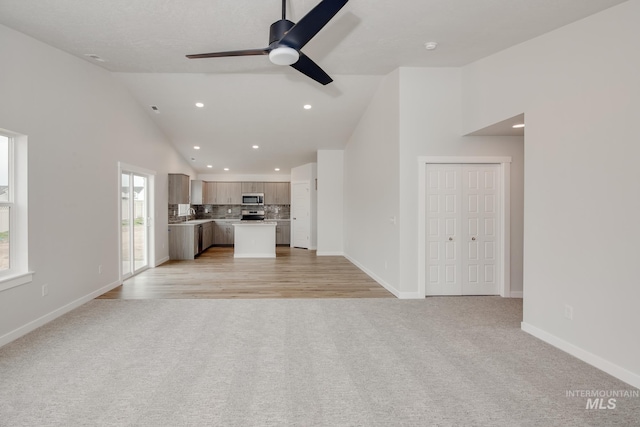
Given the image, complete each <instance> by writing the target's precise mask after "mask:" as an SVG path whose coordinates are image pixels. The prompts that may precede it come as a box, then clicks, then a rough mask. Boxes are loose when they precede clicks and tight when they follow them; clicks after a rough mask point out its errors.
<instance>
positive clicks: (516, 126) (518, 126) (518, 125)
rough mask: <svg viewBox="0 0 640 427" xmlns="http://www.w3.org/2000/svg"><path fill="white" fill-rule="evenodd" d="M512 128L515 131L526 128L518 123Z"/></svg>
mask: <svg viewBox="0 0 640 427" xmlns="http://www.w3.org/2000/svg"><path fill="white" fill-rule="evenodd" d="M511 127H512V128H514V129H520V128H523V127H524V123H518V124H517V125H513V126H511Z"/></svg>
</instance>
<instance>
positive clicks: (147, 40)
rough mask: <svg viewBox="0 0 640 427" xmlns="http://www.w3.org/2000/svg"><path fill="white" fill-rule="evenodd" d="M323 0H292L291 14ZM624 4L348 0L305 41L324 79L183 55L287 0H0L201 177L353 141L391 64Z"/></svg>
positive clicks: (533, 31)
mask: <svg viewBox="0 0 640 427" xmlns="http://www.w3.org/2000/svg"><path fill="white" fill-rule="evenodd" d="M318 1H319V0H288V1H287V8H288V13H287V18H288V19H290V20H292V21H294V22H297V21H298V20H299V19H300V18H302V17H303V16H304V15H305V14H306V13H307V12H308V11H309V10H311V9H312V8H313V7H314V6H315V5H316V4H317V3H318ZM623 2H624V0H536V1H524V0H482V1H478V0H405V1H402V2H391V1H386V2H370V1H364V0H351V1H349V2H348V3H347V4H346V5H345V6H344V8H343V9H342V10H341V11H340V12H339V13H338V14H337V15H336V16H335V17H334V18H333V20H332V21H331V22H329V24H328V25H327V26H326V27H325V28H324V29H323V30H321V31H320V33H318V34H317V36H316V37H315V38H313V39H312V40H311V41H310V42H309V43H308V44H307V45H306V46H305V47H304V48H303V51H304V52H305V53H306V54H307V55H308V56H310V57H311V58H312V59H313V60H314V61H315V62H316V63H317V64H318V65H320V66H321V67H322V68H323V69H324V70H325V71H326V72H327V73H328V74H329V75H330V76H331V77H333V79H334V82H333V83H331V84H329V85H328V86H321V85H319V84H318V83H316V82H314V81H312V80H310V79H308V78H306V77H305V76H303V75H301V74H300V73H298V72H297V71H296V70H294V69H292V68H290V67H286V66H284V67H281V66H276V65H273V64H271V63H270V62H269V60H268V57H266V56H254V57H235V58H215V59H198V60H189V59H187V58H186V57H185V55H186V54H193V53H202V52H214V51H221V50H236V49H248V48H261V47H265V46H266V45H267V44H268V35H269V26H270V24H271V23H273V22H275V21H276V20H278V19H280V17H281V16H280V15H281V9H280V8H281V1H278V0H260V1H255V0H135V1H131V0H110V1H105V0H0V24H3V25H6V26H8V27H11V28H13V29H15V30H18V31H20V32H23V33H25V34H27V35H30V36H32V37H34V38H36V39H38V40H41V41H42V42H44V43H47V44H49V45H51V46H54V47H56V48H59V49H61V50H63V51H66V52H69V53H70V54H72V55H76V56H78V57H79V58H82V59H84V60H87V61H91V62H93V63H95V64H96V65H97V66H100V67H103V68H105V69H107V70H109V71H112V72H114V73H116V75H117V77H118V78H120V79H121V80H122V81H123V82H124V84H125V85H126V86H127V87H128V88H129V89H130V91H131V93H132V95H133V96H134V97H135V98H136V99H137V100H138V101H139V102H140V104H141V105H142V106H143V107H144V108H145V109H146V110H147V111H148V114H149V115H150V117H152V119H153V120H154V121H155V122H156V123H157V124H158V126H159V127H160V128H161V129H162V130H163V132H164V133H165V134H166V135H167V137H168V138H169V139H170V140H171V142H172V143H173V144H174V145H175V146H176V148H177V149H178V150H179V151H180V153H182V155H183V156H184V157H185V159H187V160H188V161H189V162H191V164H192V166H193V167H194V169H196V170H197V171H198V172H199V173H222V169H223V168H224V167H227V168H229V169H230V172H233V173H237V174H270V173H276V172H274V168H276V167H278V168H280V169H281V172H280V173H283V174H288V173H289V170H290V168H291V167H295V166H298V165H301V164H304V163H308V162H310V161H314V159H315V152H316V150H318V149H336V148H342V147H344V145H345V143H346V142H347V140H348V138H349V136H350V135H351V132H352V131H353V129H354V127H355V125H356V124H357V122H358V120H359V118H360V117H361V115H362V113H363V111H364V109H365V108H366V106H367V104H368V102H369V100H370V97H371V96H372V94H373V93H374V91H375V89H376V87H377V85H378V83H379V81H380V79H381V77H382V76H384V75H386V74H388V73H389V72H391V71H392V70H394V69H396V68H398V67H459V66H463V65H465V64H469V63H471V62H473V61H475V60H478V59H480V58H483V57H485V56H488V55H490V54H493V53H495V52H498V51H500V50H503V49H505V48H508V47H510V46H514V45H516V44H518V43H521V42H523V41H526V40H529V39H531V38H534V37H536V36H539V35H541V34H544V33H546V32H549V31H551V30H553V29H556V28H559V27H561V26H563V25H566V24H568V23H571V22H574V21H576V20H579V19H581V18H584V17H586V16H589V15H591V14H594V13H597V12H599V11H601V10H604V9H606V8H609V7H611V6H614V5H616V4H619V3H623ZM431 41H434V42H437V43H438V46H437V48H436V49H435V50H427V49H425V43H426V42H431ZM89 55H93V56H97V57H98V58H99V59H101V60H102V61H103V62H101V61H97V60H96V59H94V58H92V57H91V56H89ZM196 102H202V103H203V104H204V107H203V108H198V107H195V103H196ZM304 104H310V105H312V108H311V109H310V110H304V109H303V108H302V107H303V105H304ZM152 106H155V107H157V112H156V111H154V110H152V108H151V107H152ZM254 144H256V145H259V146H260V148H259V149H253V148H251V146H252V145H254ZM196 145H197V146H200V147H201V148H200V150H194V148H193V147H194V146H196ZM192 159H193V160H192ZM207 165H211V166H212V167H211V168H207Z"/></svg>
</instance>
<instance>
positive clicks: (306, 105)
mask: <svg viewBox="0 0 640 427" xmlns="http://www.w3.org/2000/svg"><path fill="white" fill-rule="evenodd" d="M302 108H304V109H305V110H311V105H309V104H305V106H304V107H302Z"/></svg>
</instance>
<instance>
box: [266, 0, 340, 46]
mask: <svg viewBox="0 0 640 427" xmlns="http://www.w3.org/2000/svg"><path fill="white" fill-rule="evenodd" d="M348 1H349V0H322V1H321V2H320V3H319V4H318V5H317V6H316V7H314V8H313V9H311V11H310V12H309V13H307V14H306V15H305V16H304V17H303V18H302V19H301V20H300V21H298V23H297V24H296V25H294V26H293V27H291V29H290V30H289V31H288V32H287V34H285V35H284V37H282V38H281V39H280V41H279V43H278V44H281V45H282V44H283V45H286V46H289V47H292V48H294V49H296V50H300V49H302V47H303V46H304V45H306V44H307V43H308V42H309V40H311V39H312V38H313V36H315V35H316V34H318V32H319V31H320V30H321V29H322V28H323V27H324V26H325V25H327V23H328V22H329V21H330V20H331V18H333V17H334V16H335V14H336V13H338V11H339V10H340V9H342V7H343V6H344V5H345V4H347V2H348Z"/></svg>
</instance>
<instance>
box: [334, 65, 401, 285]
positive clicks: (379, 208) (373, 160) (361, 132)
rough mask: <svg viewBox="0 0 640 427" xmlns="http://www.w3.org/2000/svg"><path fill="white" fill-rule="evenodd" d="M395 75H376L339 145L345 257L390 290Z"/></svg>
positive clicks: (395, 262)
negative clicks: (346, 138)
mask: <svg viewBox="0 0 640 427" xmlns="http://www.w3.org/2000/svg"><path fill="white" fill-rule="evenodd" d="M399 76H400V74H399V72H398V71H397V70H396V71H394V72H392V73H391V74H389V75H388V76H386V77H385V78H384V79H383V80H382V82H381V83H380V87H379V88H378V90H377V92H376V93H375V95H374V96H373V98H372V100H371V103H370V104H369V107H368V108H367V110H366V111H365V113H364V114H363V116H362V119H361V120H360V122H359V123H358V126H357V127H356V129H355V131H354V133H353V136H352V137H351V139H350V140H349V142H348V144H347V146H346V147H345V150H344V171H345V172H344V212H345V218H344V251H345V256H346V257H347V258H348V259H349V260H351V262H353V263H354V264H356V265H357V266H358V267H360V268H361V269H362V270H364V271H366V272H367V273H368V274H369V275H370V276H372V277H373V278H375V279H376V280H377V281H378V282H379V283H381V284H383V285H384V286H385V287H386V288H387V289H389V290H390V291H391V292H393V293H395V294H396V295H397V292H398V290H397V286H398V275H399V273H398V268H399V259H398V251H399V250H398V227H397V225H395V224H393V223H391V221H390V218H392V217H396V218H397V217H398V215H399V200H398V188H399V181H398V177H399V170H398V168H399V166H400V163H399V160H398V138H399V107H398V105H399Z"/></svg>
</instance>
